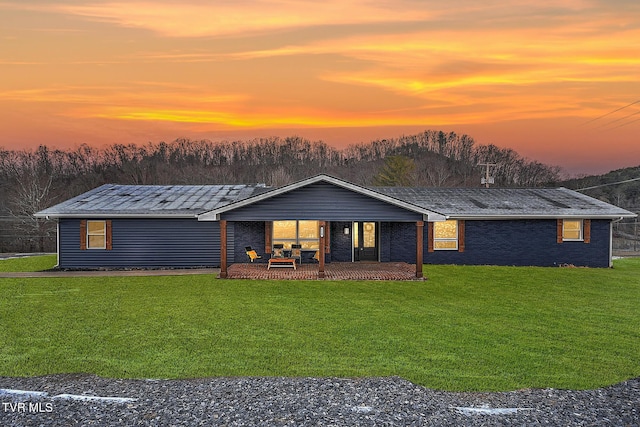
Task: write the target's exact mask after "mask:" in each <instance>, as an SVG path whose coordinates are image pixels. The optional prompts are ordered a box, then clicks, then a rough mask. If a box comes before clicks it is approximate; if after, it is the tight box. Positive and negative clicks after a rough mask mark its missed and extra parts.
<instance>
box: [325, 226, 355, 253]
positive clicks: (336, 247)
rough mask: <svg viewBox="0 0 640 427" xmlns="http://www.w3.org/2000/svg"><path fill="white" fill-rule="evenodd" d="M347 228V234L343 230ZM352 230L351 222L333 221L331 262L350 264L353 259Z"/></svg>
mask: <svg viewBox="0 0 640 427" xmlns="http://www.w3.org/2000/svg"><path fill="white" fill-rule="evenodd" d="M345 227H349V234H344V228H345ZM352 239H353V229H352V225H351V222H344V221H333V222H332V223H331V257H330V260H331V261H335V262H351V260H352V258H353V254H352V248H353V242H352Z"/></svg>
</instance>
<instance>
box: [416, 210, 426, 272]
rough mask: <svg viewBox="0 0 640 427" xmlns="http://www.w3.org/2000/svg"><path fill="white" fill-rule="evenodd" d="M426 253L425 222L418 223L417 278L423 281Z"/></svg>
mask: <svg viewBox="0 0 640 427" xmlns="http://www.w3.org/2000/svg"><path fill="white" fill-rule="evenodd" d="M423 251H424V221H416V278H417V279H421V278H422V277H423V275H422V258H423Z"/></svg>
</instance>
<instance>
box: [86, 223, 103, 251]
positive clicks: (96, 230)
mask: <svg viewBox="0 0 640 427" xmlns="http://www.w3.org/2000/svg"><path fill="white" fill-rule="evenodd" d="M106 248H107V223H106V222H105V221H87V249H106Z"/></svg>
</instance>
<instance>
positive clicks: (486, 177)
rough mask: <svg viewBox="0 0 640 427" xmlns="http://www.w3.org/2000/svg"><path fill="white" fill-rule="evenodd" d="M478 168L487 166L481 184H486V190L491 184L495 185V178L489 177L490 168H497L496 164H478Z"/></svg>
mask: <svg viewBox="0 0 640 427" xmlns="http://www.w3.org/2000/svg"><path fill="white" fill-rule="evenodd" d="M478 166H485V167H486V170H485V175H484V178H482V180H481V181H480V183H481V184H484V186H485V187H486V188H489V184H493V183H495V180H494V179H493V177H492V176H489V168H490V167H491V166H496V163H478Z"/></svg>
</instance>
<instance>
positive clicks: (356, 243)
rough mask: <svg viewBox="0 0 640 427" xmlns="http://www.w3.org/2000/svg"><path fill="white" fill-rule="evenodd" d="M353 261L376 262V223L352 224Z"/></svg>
mask: <svg viewBox="0 0 640 427" xmlns="http://www.w3.org/2000/svg"><path fill="white" fill-rule="evenodd" d="M353 260H354V261H378V223H377V222H362V221H360V222H354V223H353Z"/></svg>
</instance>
